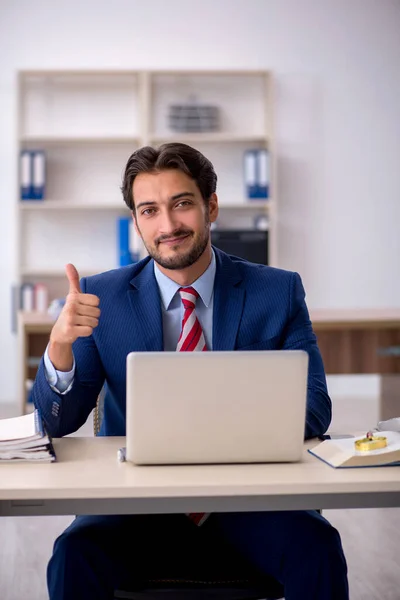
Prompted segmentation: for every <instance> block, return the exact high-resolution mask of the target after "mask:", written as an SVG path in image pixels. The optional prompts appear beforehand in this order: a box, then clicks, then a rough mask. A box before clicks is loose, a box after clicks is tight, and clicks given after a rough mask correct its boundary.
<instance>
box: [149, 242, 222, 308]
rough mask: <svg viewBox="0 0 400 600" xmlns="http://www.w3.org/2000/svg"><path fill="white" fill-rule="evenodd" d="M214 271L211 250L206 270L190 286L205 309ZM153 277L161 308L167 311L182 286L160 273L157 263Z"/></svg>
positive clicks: (209, 296)
mask: <svg viewBox="0 0 400 600" xmlns="http://www.w3.org/2000/svg"><path fill="white" fill-rule="evenodd" d="M215 271H216V260H215V254H214V250H212V256H211V262H210V264H209V265H208V267H207V269H206V270H205V271H204V273H203V274H202V275H200V277H199V278H198V279H196V281H194V282H193V283H192V284H191V287H193V288H194V289H195V290H196V292H197V293H198V294H199V296H200V298H201V299H202V301H203V303H204V304H205V306H206V307H208V306H209V305H210V302H211V297H212V293H213V288H214V278H215ZM154 275H155V278H156V280H157V284H158V287H159V290H160V295H161V302H162V305H163V308H164V309H165V310H168V309H169V307H170V305H171V302H172V300H173V298H174V296H175V294H176V293H177V291H178V290H179V288H180V287H182V286H180V285H179V283H176V281H173V280H172V279H170V278H169V277H167V275H164V273H162V272H161V271H160V269H159V268H158V266H157V263H156V262H155V261H154Z"/></svg>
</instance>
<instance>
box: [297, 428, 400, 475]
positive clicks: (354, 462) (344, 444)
mask: <svg viewBox="0 0 400 600" xmlns="http://www.w3.org/2000/svg"><path fill="white" fill-rule="evenodd" d="M375 433H376V435H377V436H384V437H386V438H387V446H386V447H385V448H381V449H380V450H370V451H368V452H360V451H358V450H356V449H355V446H354V442H355V440H358V439H362V438H364V437H365V436H358V437H355V438H350V439H348V438H346V439H332V440H325V441H324V442H321V444H318V445H317V446H315V447H314V448H310V449H309V450H308V451H309V452H310V454H313V455H314V456H316V457H317V458H319V459H320V460H322V461H324V462H326V463H327V464H328V465H330V466H331V467H335V468H337V469H343V468H345V467H388V466H397V465H400V432H398V431H378V432H374V435H375Z"/></svg>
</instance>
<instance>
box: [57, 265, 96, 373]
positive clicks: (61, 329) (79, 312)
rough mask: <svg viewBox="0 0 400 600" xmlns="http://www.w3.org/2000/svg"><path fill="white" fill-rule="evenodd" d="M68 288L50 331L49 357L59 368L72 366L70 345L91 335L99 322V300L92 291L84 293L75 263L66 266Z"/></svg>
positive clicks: (69, 368)
mask: <svg viewBox="0 0 400 600" xmlns="http://www.w3.org/2000/svg"><path fill="white" fill-rule="evenodd" d="M65 271H66V275H67V278H68V281H69V291H68V295H67V298H66V302H65V305H64V307H63V309H62V311H61V313H60V315H59V317H58V319H57V321H56V323H55V324H54V326H53V329H52V330H51V334H50V344H49V358H50V360H51V362H52V363H53V365H54V367H55V368H56V369H57V370H59V371H70V370H71V369H72V365H73V355H72V344H73V343H74V342H75V340H77V339H78V337H88V336H90V335H92V333H93V329H94V328H95V327H97V325H98V324H99V317H100V309H99V308H98V306H99V303H100V300H99V298H98V297H97V296H94V295H93V294H83V293H82V291H81V287H80V283H79V274H78V271H77V270H76V268H75V267H74V265H72V264H68V265H67V266H66V268H65Z"/></svg>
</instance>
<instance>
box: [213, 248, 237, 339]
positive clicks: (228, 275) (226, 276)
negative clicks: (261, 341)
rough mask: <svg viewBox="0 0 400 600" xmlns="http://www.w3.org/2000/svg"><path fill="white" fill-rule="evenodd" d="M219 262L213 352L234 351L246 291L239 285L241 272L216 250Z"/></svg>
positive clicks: (216, 279)
mask: <svg viewBox="0 0 400 600" xmlns="http://www.w3.org/2000/svg"><path fill="white" fill-rule="evenodd" d="M214 252H215V255H216V260H217V269H216V273H215V284H214V308H213V344H212V345H213V350H234V349H235V343H236V337H237V333H238V329H239V324H240V321H241V318H242V312H243V304H244V297H245V291H244V289H243V288H241V287H240V286H239V285H238V284H239V283H240V282H241V280H242V276H241V274H240V273H239V270H238V269H237V267H236V266H235V265H234V263H233V262H232V261H231V260H230V258H229V257H228V256H227V255H226V254H224V253H223V252H221V251H219V250H217V249H216V248H214Z"/></svg>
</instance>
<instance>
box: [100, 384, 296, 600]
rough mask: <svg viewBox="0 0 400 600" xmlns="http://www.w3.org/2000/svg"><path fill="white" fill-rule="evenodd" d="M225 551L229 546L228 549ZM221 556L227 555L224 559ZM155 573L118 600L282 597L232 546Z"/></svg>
mask: <svg viewBox="0 0 400 600" xmlns="http://www.w3.org/2000/svg"><path fill="white" fill-rule="evenodd" d="M106 394H107V389H106V386H105V385H104V386H103V388H102V390H101V392H100V394H99V396H98V398H97V403H96V407H95V409H94V411H93V428H94V435H96V436H97V435H98V433H99V431H100V426H101V421H102V418H103V407H104V401H105V397H106ZM224 550H225V549H224ZM221 556H222V557H223V558H222V559H221ZM177 569H178V571H177V572H176V573H169V574H168V576H167V577H166V576H165V574H162V575H161V574H156V573H155V574H154V575H153V576H152V577H151V579H150V578H148V579H147V578H144V579H143V580H141V581H140V582H138V583H137V584H136V585H135V586H134V587H135V589H129V590H123V589H119V590H115V592H114V599H115V600H167V599H170V600H280V599H281V598H283V596H284V591H283V586H282V584H280V583H279V582H278V581H277V580H276V579H274V578H273V577H271V576H260V575H259V574H258V573H256V572H255V571H254V569H253V568H252V567H250V566H249V565H246V564H244V561H243V560H241V559H240V558H239V557H237V556H236V555H234V554H231V553H230V552H229V550H228V549H226V551H224V553H216V554H214V555H213V554H212V551H211V550H210V553H209V554H208V556H205V560H204V561H203V563H202V564H201V565H198V564H197V565H196V568H195V571H196V572H195V573H190V574H186V575H185V574H183V573H179V566H178V567H177Z"/></svg>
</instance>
